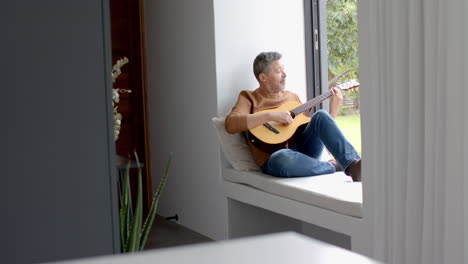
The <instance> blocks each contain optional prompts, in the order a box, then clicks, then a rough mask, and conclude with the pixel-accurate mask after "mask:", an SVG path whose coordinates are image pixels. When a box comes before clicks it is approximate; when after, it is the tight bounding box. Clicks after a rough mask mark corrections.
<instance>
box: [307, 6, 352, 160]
mask: <svg viewBox="0 0 468 264" xmlns="http://www.w3.org/2000/svg"><path fill="white" fill-rule="evenodd" d="M356 2H357V0H304V7H305V20H306V21H305V25H306V27H305V30H306V47H307V51H306V62H307V71H308V73H307V85H308V88H307V96H308V98H313V97H315V96H318V95H320V94H321V93H322V92H323V91H325V89H329V88H330V87H334V86H336V85H338V84H340V83H344V82H346V81H349V80H351V79H354V80H356V81H359V68H358V66H359V65H358V61H359V59H358V34H357V33H358V31H357V3H356ZM343 94H344V101H343V105H342V107H341V110H340V113H339V115H338V117H337V119H336V121H337V123H338V125H339V126H340V127H341V128H342V130H343V132H344V134H345V135H346V137H347V138H348V140H349V141H350V142H351V143H352V144H353V146H354V147H355V148H356V150H357V151H358V152H359V153H361V121H360V112H359V88H356V89H351V90H348V91H343ZM319 108H324V109H328V101H325V102H323V104H322V105H320V106H319Z"/></svg>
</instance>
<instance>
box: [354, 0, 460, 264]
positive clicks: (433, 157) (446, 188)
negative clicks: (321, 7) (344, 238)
mask: <svg viewBox="0 0 468 264" xmlns="http://www.w3.org/2000/svg"><path fill="white" fill-rule="evenodd" d="M467 2H468V1H466V0H448V1H442V0H409V1H408V0H391V1H389V0H359V1H358V12H359V13H358V20H359V35H360V37H359V45H360V47H359V49H360V81H361V88H360V91H361V107H362V108H361V118H362V133H363V134H362V137H363V178H364V179H363V188H364V213H365V215H364V217H365V218H367V219H369V220H368V221H370V222H369V226H370V232H371V242H370V244H371V245H372V249H371V250H372V252H371V254H372V256H373V257H375V258H377V259H380V260H384V261H385V262H388V263H411V264H413V263H425V264H427V263H437V264H440V263H466V262H468V258H467V257H466V255H464V254H468V253H466V252H468V250H466V247H467V245H466V238H467V237H468V235H467V234H468V232H467V231H468V227H467V225H468V222H467V221H468V209H467V208H468V191H465V190H468V180H465V179H466V178H467V177H468V171H467V170H466V168H467V164H468V143H467V142H468V106H467V104H468V101H467V99H468V85H467V84H468V77H467V76H468V67H467V60H468V19H467V14H468V8H467V6H468V4H467ZM465 223H467V224H465Z"/></svg>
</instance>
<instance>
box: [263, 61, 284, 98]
mask: <svg viewBox="0 0 468 264" xmlns="http://www.w3.org/2000/svg"><path fill="white" fill-rule="evenodd" d="M262 74H264V76H263V84H264V86H266V87H267V88H268V90H269V91H270V92H279V91H282V90H284V88H285V87H286V73H285V72H284V65H283V63H282V62H281V60H277V61H274V62H273V63H272V64H271V65H270V71H269V72H267V73H262Z"/></svg>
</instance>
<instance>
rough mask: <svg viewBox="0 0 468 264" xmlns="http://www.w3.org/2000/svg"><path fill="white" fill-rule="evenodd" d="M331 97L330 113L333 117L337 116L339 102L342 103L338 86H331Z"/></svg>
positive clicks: (341, 95) (341, 94)
mask: <svg viewBox="0 0 468 264" xmlns="http://www.w3.org/2000/svg"><path fill="white" fill-rule="evenodd" d="M330 91H331V93H332V98H331V101H330V115H331V116H332V117H333V119H335V118H336V116H338V112H339V111H340V107H341V104H342V103H343V93H341V90H340V89H338V88H331V89H330Z"/></svg>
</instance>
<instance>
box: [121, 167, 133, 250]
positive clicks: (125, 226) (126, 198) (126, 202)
mask: <svg viewBox="0 0 468 264" xmlns="http://www.w3.org/2000/svg"><path fill="white" fill-rule="evenodd" d="M129 175H130V163H128V164H127V167H126V170H125V176H124V182H123V187H122V193H121V195H120V243H121V248H122V251H123V252H125V249H126V244H127V240H128V233H129V219H130V208H131V207H130V204H131V195H130V179H129Z"/></svg>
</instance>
